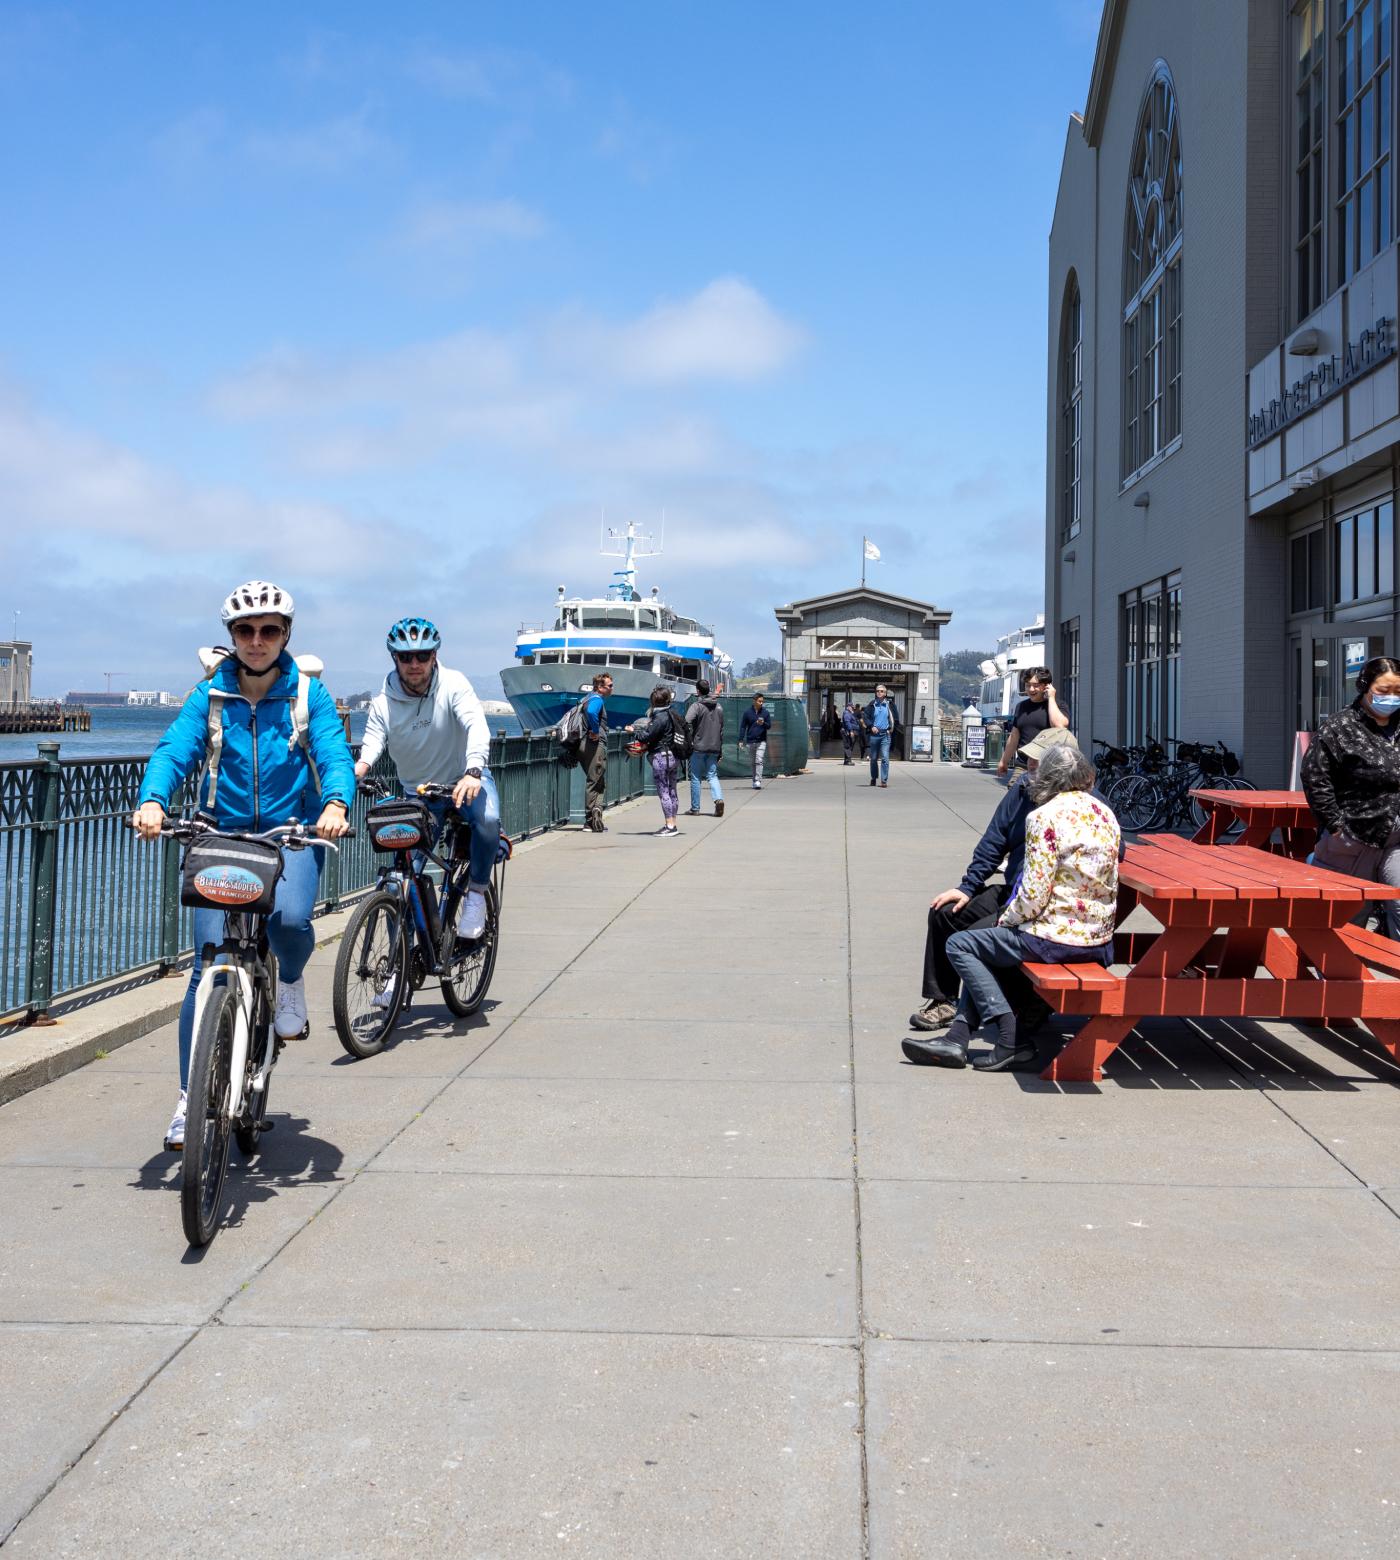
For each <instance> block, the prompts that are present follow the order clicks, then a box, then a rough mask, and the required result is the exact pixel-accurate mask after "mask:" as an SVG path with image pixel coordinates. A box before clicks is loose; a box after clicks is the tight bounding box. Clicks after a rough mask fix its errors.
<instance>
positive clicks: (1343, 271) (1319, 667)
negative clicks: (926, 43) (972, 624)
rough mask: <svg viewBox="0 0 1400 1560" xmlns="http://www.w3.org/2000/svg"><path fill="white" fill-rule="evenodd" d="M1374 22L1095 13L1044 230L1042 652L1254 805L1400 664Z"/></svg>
mask: <svg viewBox="0 0 1400 1560" xmlns="http://www.w3.org/2000/svg"><path fill="white" fill-rule="evenodd" d="M1398 25H1400V7H1397V6H1395V5H1393V4H1391V3H1390V0H1346V3H1337V0H1332V3H1324V0H1296V3H1294V0H1238V3H1236V4H1232V5H1221V4H1219V0H1173V3H1172V4H1170V5H1168V4H1166V3H1159V0H1107V3H1106V4H1105V6H1104V9H1103V16H1102V21H1101V24H1100V30H1099V37H1098V44H1097V48H1096V52H1095V57H1094V62H1093V71H1092V75H1091V79H1090V84H1089V93H1088V98H1087V101H1086V104H1085V109H1084V112H1083V114H1082V115H1078V114H1076V115H1073V116H1072V117H1071V119H1070V123H1069V127H1068V133H1067V136H1066V142H1065V150H1064V157H1063V163H1062V167H1061V174H1060V184H1059V192H1058V197H1057V201H1056V207H1055V217H1054V222H1053V226H1052V229H1051V234H1050V250H1049V255H1050V293H1049V296H1050V307H1049V320H1048V343H1047V344H1048V359H1049V374H1048V385H1047V390H1048V396H1047V429H1046V434H1047V495H1046V500H1047V501H1046V516H1047V525H1046V602H1047V618H1048V624H1049V631H1048V633H1047V653H1048V656H1049V664H1050V665H1051V666H1052V667H1054V669H1055V672H1056V676H1057V677H1059V678H1063V677H1064V676H1065V675H1066V674H1067V673H1068V671H1069V669H1070V668H1071V667H1072V668H1073V669H1074V675H1075V677H1076V679H1077V682H1078V701H1079V703H1080V705H1081V706H1082V709H1080V710H1076V711H1075V714H1074V721H1075V726H1076V729H1077V730H1078V731H1079V733H1080V735H1081V737H1083V738H1086V739H1087V738H1089V737H1104V738H1109V739H1115V740H1118V741H1142V740H1144V739H1145V738H1146V737H1147V736H1149V735H1150V736H1152V737H1155V738H1159V739H1160V738H1166V737H1177V738H1182V739H1186V740H1191V741H1212V740H1215V739H1217V738H1219V739H1222V740H1224V741H1225V742H1226V743H1228V744H1229V745H1230V746H1231V747H1232V748H1234V749H1235V750H1236V751H1237V752H1239V753H1240V754H1241V757H1242V759H1243V762H1244V766H1245V769H1246V772H1247V773H1248V774H1249V775H1250V776H1251V777H1252V778H1253V779H1255V780H1256V781H1257V782H1259V783H1261V784H1270V783H1272V784H1277V783H1280V782H1282V781H1283V780H1284V779H1285V778H1286V776H1287V772H1288V765H1289V759H1290V756H1291V754H1292V751H1293V741H1294V734H1295V733H1296V732H1298V731H1303V730H1309V729H1312V728H1313V727H1315V726H1316V724H1317V723H1318V722H1319V721H1320V720H1321V719H1323V718H1324V717H1325V716H1326V715H1328V714H1330V713H1332V712H1333V711H1334V710H1336V709H1338V708H1339V707H1341V706H1343V705H1345V704H1346V703H1347V702H1348V701H1349V700H1350V699H1351V698H1352V697H1353V692H1352V688H1351V682H1352V679H1353V678H1354V676H1355V672H1356V670H1357V668H1358V667H1359V665H1360V664H1361V662H1362V661H1364V660H1365V659H1366V658H1367V657H1368V656H1369V655H1374V654H1394V653H1395V652H1396V647H1397V644H1400V632H1398V631H1400V617H1397V613H1398V612H1400V597H1397V594H1396V571H1397V555H1396V544H1397V538H1396V529H1395V508H1394V506H1395V488H1396V481H1397V474H1400V473H1398V470H1397V455H1398V454H1400V381H1398V380H1397V372H1398V369H1397V358H1396V343H1397V332H1396V317H1397V290H1398V289H1400V280H1398V276H1400V245H1397V242H1396V235H1397V217H1396V212H1397V191H1396V164H1397V158H1396V155H1395V148H1394V140H1395V125H1396V119H1397V108H1398V107H1400V105H1398V104H1397V71H1396V65H1397V58H1398V57H1400V39H1397V26H1398Z"/></svg>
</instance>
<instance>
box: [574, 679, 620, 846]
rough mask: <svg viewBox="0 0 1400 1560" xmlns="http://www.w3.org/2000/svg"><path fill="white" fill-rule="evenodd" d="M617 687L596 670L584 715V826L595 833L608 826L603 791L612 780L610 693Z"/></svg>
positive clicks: (581, 758) (581, 746)
mask: <svg viewBox="0 0 1400 1560" xmlns="http://www.w3.org/2000/svg"><path fill="white" fill-rule="evenodd" d="M612 691H613V680H612V678H611V677H610V676H609V675H608V674H607V672H596V673H595V674H594V677H593V692H592V693H591V694H589V696H588V703H587V704H585V705H584V707H583V718H584V722H585V724H586V725H587V727H588V729H587V731H586V732H585V733H584V737H583V741H582V742H581V743H580V744H579V750H578V757H579V763H580V764H581V765H582V766H583V812H584V827H585V828H586V829H592V830H593V832H594V833H595V834H606V833H607V832H608V826H607V824H605V823H604V822H603V792H604V789H605V787H606V786H607V780H608V707H607V702H606V701H607V697H608V695H609V694H610V693H611V692H612Z"/></svg>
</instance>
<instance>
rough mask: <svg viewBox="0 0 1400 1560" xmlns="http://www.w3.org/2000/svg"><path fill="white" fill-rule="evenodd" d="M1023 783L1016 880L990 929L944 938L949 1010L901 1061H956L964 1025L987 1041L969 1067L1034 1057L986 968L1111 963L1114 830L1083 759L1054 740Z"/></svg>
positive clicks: (992, 1067) (963, 1050)
mask: <svg viewBox="0 0 1400 1560" xmlns="http://www.w3.org/2000/svg"><path fill="white" fill-rule="evenodd" d="M1026 783H1027V785H1028V788H1029V790H1030V796H1031V801H1032V802H1033V803H1034V807H1035V810H1034V811H1033V812H1032V813H1031V814H1030V816H1029V817H1028V818H1027V819H1026V856H1025V865H1024V866H1023V867H1022V869H1021V876H1020V879H1019V881H1018V882H1017V884H1016V888H1015V891H1014V893H1013V894H1012V896H1011V898H1010V899H1009V900H1008V901H1007V904H1006V907H1005V909H1004V910H1003V911H1002V912H1001V915H1000V917H999V918H998V922H997V924H996V925H995V926H989V927H985V928H983V929H981V930H978V931H965V932H957V933H955V934H954V935H953V936H952V937H950V938H949V939H948V958H949V960H950V961H951V962H952V965H953V968H954V969H955V970H957V972H958V975H959V977H960V978H961V980H962V996H961V997H960V998H959V1001H958V1011H957V1016H956V1017H955V1018H954V1019H953V1022H952V1023H951V1024H950V1025H949V1026H948V1032H947V1034H946V1035H945V1036H943V1037H942V1038H941V1039H939V1040H937V1041H920V1042H915V1043H917V1044H918V1046H919V1049H920V1054H919V1056H917V1057H911V1060H919V1061H938V1062H941V1063H942V1065H944V1066H948V1067H962V1066H964V1065H965V1064H966V1062H967V1044H968V1041H969V1040H970V1039H971V1037H972V1034H973V1032H974V1031H975V1030H976V1029H977V1028H978V1027H979V1026H986V1027H988V1028H990V1029H991V1031H992V1035H993V1041H994V1044H993V1048H992V1050H991V1051H987V1052H983V1053H982V1054H981V1055H980V1056H978V1057H976V1058H975V1059H974V1060H973V1064H972V1065H973V1066H974V1067H976V1068H978V1069H979V1070H980V1071H982V1072H999V1071H1000V1070H1001V1069H1002V1068H1005V1067H1013V1066H1019V1065H1022V1064H1024V1063H1026V1062H1031V1061H1034V1060H1035V1054H1036V1053H1035V1047H1034V1046H1032V1045H1028V1044H1025V1045H1019V1046H1018V1044H1017V1041H1016V1015H1015V1013H1014V1012H1012V1010H1011V1004H1010V1003H1009V1002H1008V1001H1007V1000H1006V996H1005V993H1004V992H1003V991H1002V989H1001V986H1000V985H999V984H998V981H997V976H996V971H997V970H999V969H1012V968H1015V967H1017V966H1019V965H1022V964H1027V963H1030V964H1102V965H1109V964H1111V963H1112V962H1113V928H1114V925H1115V924H1116V922H1117V919H1118V858H1119V854H1120V851H1121V847H1122V835H1121V833H1120V831H1119V828H1118V820H1117V818H1115V817H1114V816H1113V810H1112V809H1111V808H1110V807H1109V806H1107V804H1106V803H1104V802H1103V801H1101V800H1100V799H1099V798H1098V797H1095V796H1091V795H1090V794H1089V793H1090V792H1091V791H1092V790H1093V786H1094V768H1093V765H1092V764H1091V763H1090V762H1089V760H1088V759H1087V758H1085V756H1084V755H1083V754H1082V753H1081V752H1080V751H1079V750H1078V748H1073V747H1057V748H1054V749H1052V750H1051V751H1050V752H1049V753H1047V754H1046V755H1045V757H1044V758H1042V759H1041V761H1040V765H1039V768H1038V769H1037V770H1036V773H1035V775H1034V777H1032V778H1031V779H1029V780H1028V781H1027V782H1026ZM909 1043H910V1042H906V1054H908V1044H909ZM934 1053H936V1054H934Z"/></svg>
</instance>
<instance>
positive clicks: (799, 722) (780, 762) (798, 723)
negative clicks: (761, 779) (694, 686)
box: [719, 693, 808, 780]
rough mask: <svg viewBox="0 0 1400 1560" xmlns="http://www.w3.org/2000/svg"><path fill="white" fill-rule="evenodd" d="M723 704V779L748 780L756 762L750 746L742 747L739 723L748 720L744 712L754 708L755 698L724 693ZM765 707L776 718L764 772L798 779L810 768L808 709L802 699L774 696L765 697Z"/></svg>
mask: <svg viewBox="0 0 1400 1560" xmlns="http://www.w3.org/2000/svg"><path fill="white" fill-rule="evenodd" d="M719 702H720V707H721V708H722V709H723V710H724V750H723V751H722V752H721V754H720V758H719V772H720V777H721V778H722V779H725V780H739V779H743V780H747V779H748V777H749V776H750V775H751V774H752V773H753V759H752V757H751V756H750V753H749V749H748V747H747V745H745V746H744V747H742V748H741V747H740V746H739V722H740V721H741V720H742V719H743V718H744V711H745V710H747V709H749V708H751V707H752V705H753V695H752V694H747V693H723V694H721V695H720V699H719ZM763 707H764V708H765V709H766V710H767V711H768V713H769V714H770V715H771V716H772V717H773V725H772V728H771V729H770V730H769V732H768V750H767V752H766V753H765V754H764V755H763V772H764V774H765V775H795V774H797V773H798V772H799V770H803V769H805V768H806V767H807V754H808V743H807V706H806V704H805V703H804V702H803V701H802V700H801V699H790V698H788V697H786V696H785V695H783V694H779V693H773V694H765V695H764V699H763Z"/></svg>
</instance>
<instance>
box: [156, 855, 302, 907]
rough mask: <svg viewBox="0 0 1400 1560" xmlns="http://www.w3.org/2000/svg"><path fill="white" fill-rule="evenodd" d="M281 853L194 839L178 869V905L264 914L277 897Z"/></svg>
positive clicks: (280, 871)
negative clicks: (182, 863)
mask: <svg viewBox="0 0 1400 1560" xmlns="http://www.w3.org/2000/svg"><path fill="white" fill-rule="evenodd" d="M281 876H282V852H281V851H280V850H279V849H278V848H277V847H276V846H275V845H258V844H254V843H253V842H252V841H249V840H224V839H209V840H196V841H195V842H194V844H193V845H191V846H190V847H189V849H188V850H187V851H186V852H185V861H184V865H183V867H182V868H181V870H180V903H181V904H182V905H190V906H192V907H193V908H194V909H196V910H246V911H248V912H249V913H250V914H252V915H267V914H269V913H270V912H271V910H272V902H273V900H274V899H275V898H276V897H277V880H278V879H279V878H280V877H281Z"/></svg>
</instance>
